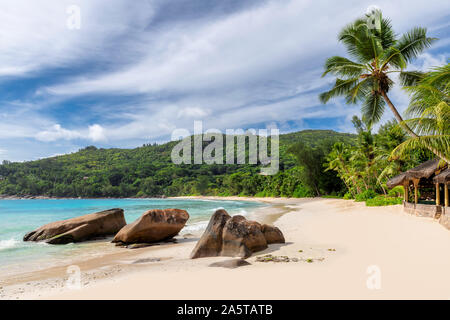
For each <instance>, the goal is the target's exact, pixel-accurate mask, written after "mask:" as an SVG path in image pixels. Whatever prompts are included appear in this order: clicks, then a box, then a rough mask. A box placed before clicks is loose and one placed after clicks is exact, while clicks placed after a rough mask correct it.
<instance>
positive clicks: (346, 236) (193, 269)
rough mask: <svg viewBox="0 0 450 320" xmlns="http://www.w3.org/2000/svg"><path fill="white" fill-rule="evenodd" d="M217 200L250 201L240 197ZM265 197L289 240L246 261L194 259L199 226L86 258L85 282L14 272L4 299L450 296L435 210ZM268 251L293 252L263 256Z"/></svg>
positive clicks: (447, 241)
mask: <svg viewBox="0 0 450 320" xmlns="http://www.w3.org/2000/svg"><path fill="white" fill-rule="evenodd" d="M183 198H185V197H183ZM189 198H192V197H189ZM196 198H198V197H196ZM200 199H205V200H210V199H211V198H210V197H200ZM213 199H215V200H217V199H218V198H217V197H214V198H213ZM220 199H221V200H242V201H246V199H245V198H242V197H237V198H234V197H226V198H220ZM247 200H250V201H260V200H261V199H259V198H256V199H255V198H252V199H247ZM264 200H266V202H267V203H269V204H270V205H271V207H272V208H274V209H273V211H272V214H270V210H268V211H266V212H261V211H263V210H264V209H265V208H262V209H256V212H255V214H256V215H257V216H258V215H259V217H260V218H263V217H266V218H268V219H273V220H274V225H276V226H277V227H279V228H280V229H281V230H282V232H283V233H284V235H285V238H286V243H285V244H278V245H270V246H269V248H268V249H266V250H264V251H261V252H257V253H255V254H254V255H253V256H252V257H250V258H248V259H246V261H247V262H248V263H249V265H246V266H242V267H239V268H236V269H228V268H224V267H213V266H214V264H216V265H217V263H221V262H224V261H229V260H231V259H233V258H229V257H213V258H202V259H195V260H191V259H189V254H190V252H191V251H192V249H193V247H194V246H195V244H196V241H197V240H198V235H188V236H186V237H178V243H177V244H162V245H159V246H154V247H149V248H142V249H135V250H129V249H124V250H128V251H123V252H119V253H118V254H117V255H108V256H106V257H99V258H96V260H95V261H94V260H89V261H82V262H80V263H79V267H80V269H81V274H82V283H81V284H82V288H81V289H80V290H73V289H72V290H71V289H67V288H66V287H65V281H66V279H67V277H68V276H67V273H66V270H65V269H64V268H62V267H55V268H53V269H49V270H47V271H46V272H47V273H45V271H43V273H42V274H36V273H33V274H29V275H28V277H25V276H24V275H21V276H20V277H22V278H20V277H19V278H20V281H21V283H20V284H13V282H14V280H15V279H11V283H10V284H8V285H7V286H5V285H2V284H0V286H3V288H1V289H0V298H1V299H156V300H160V299H176V300H178V299H187V298H189V299H213V300H228V299H238V300H240V299H244V300H245V299H275V300H276V299H449V298H450V289H449V288H450V278H449V277H447V275H446V270H449V268H450V256H449V255H448V254H447V252H448V250H449V247H450V233H449V232H448V230H446V229H445V228H442V226H440V225H439V224H435V223H434V221H433V220H432V219H430V218H422V217H416V216H411V215H408V214H406V213H404V212H403V208H402V207H401V206H400V205H396V206H389V207H366V206H365V205H364V204H362V203H356V202H353V201H347V200H340V199H320V198H315V199H282V198H276V199H267V198H265V199H264ZM261 202H263V201H261ZM280 208H284V209H285V212H280ZM249 218H250V217H249ZM251 218H253V217H251ZM268 254H270V255H273V256H276V257H289V258H290V259H291V261H290V262H272V261H271V260H269V261H267V262H260V259H264V257H265V256H266V255H268ZM294 261H295V262H294ZM58 268H59V269H58ZM373 268H375V270H377V268H378V269H379V272H380V276H381V278H380V279H381V280H380V288H375V289H373V288H370V287H369V285H368V283H369V279H370V277H371V276H372V274H371V270H373ZM430 270H436V272H430ZM43 276H45V277H43ZM44 278H45V279H44ZM16 280H19V279H16ZM237 285H238V287H239V290H236V286H237Z"/></svg>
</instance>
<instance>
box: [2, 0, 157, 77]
mask: <svg viewBox="0 0 450 320" xmlns="http://www.w3.org/2000/svg"><path fill="white" fill-rule="evenodd" d="M74 4H75V5H77V6H78V7H79V8H80V9H81V29H80V30H70V29H69V28H67V20H68V19H69V17H70V16H69V14H68V13H67V11H66V10H67V8H69V6H71V5H74ZM152 15H153V11H152V9H151V7H150V6H148V5H145V4H143V5H141V6H130V5H129V2H128V1H126V0H115V1H114V3H113V4H112V3H111V1H108V0H96V1H89V0H58V1H54V0H39V1H28V0H2V1H1V3H0V39H1V41H2V45H1V48H0V76H26V75H29V74H30V73H32V72H36V71H39V70H42V69H44V68H49V67H58V66H59V67H60V66H68V65H70V64H73V63H79V62H80V59H92V58H94V57H96V56H100V57H104V58H107V56H105V55H104V54H105V53H107V52H105V49H104V47H103V45H105V44H107V42H108V41H109V40H110V39H111V38H113V37H117V36H118V35H120V34H125V33H127V32H132V31H133V28H134V24H135V23H142V21H148V19H150V18H151V16H152ZM130 53H131V52H130Z"/></svg>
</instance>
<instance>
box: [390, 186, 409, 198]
mask: <svg viewBox="0 0 450 320" xmlns="http://www.w3.org/2000/svg"><path fill="white" fill-rule="evenodd" d="M404 192H405V191H404V189H403V186H396V187H394V188H392V189H391V190H389V192H388V195H389V196H390V197H402V196H403V193H404Z"/></svg>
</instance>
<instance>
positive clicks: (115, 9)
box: [0, 0, 450, 149]
mask: <svg viewBox="0 0 450 320" xmlns="http://www.w3.org/2000/svg"><path fill="white" fill-rule="evenodd" d="M192 1H194V0H192ZM74 3H75V4H78V5H79V6H80V8H81V10H82V11H81V14H82V27H81V30H80V31H69V30H67V28H66V21H65V19H66V18H67V15H66V11H65V8H66V6H67V5H68V4H74ZM144 3H145V4H144ZM157 3H158V0H152V1H146V2H139V3H133V4H130V2H129V1H126V0H115V1H110V0H98V1H89V0H80V1H74V0H72V1H69V0H67V1H66V0H61V1H58V2H55V1H53V0H41V1H39V2H37V1H36V2H30V1H27V0H14V1H13V0H3V1H2V2H1V4H0V38H1V39H2V41H4V43H5V46H2V47H1V48H0V77H1V76H2V75H20V76H26V75H31V74H36V73H37V72H39V71H41V70H47V69H48V68H50V67H53V66H64V67H68V68H73V69H74V71H78V69H77V67H76V66H77V65H78V64H79V63H82V62H90V63H93V64H95V63H96V61H100V62H102V63H105V64H107V65H108V68H105V69H101V68H99V69H101V70H103V71H98V70H88V71H86V72H84V73H81V72H77V74H76V75H75V76H73V77H68V78H67V79H66V80H65V81H58V84H57V85H52V86H49V87H42V88H39V89H38V90H37V92H36V93H39V94H40V95H39V98H40V99H43V100H45V101H54V100H57V101H58V104H61V105H63V104H64V100H65V99H68V98H70V99H77V98H78V97H82V96H84V95H97V94H101V95H106V96H107V97H111V96H113V97H116V96H119V97H120V96H124V97H129V99H125V100H121V101H122V102H121V103H117V104H114V105H108V103H107V102H104V101H100V102H99V103H98V105H94V106H92V107H91V110H90V111H94V109H96V108H98V110H96V111H97V114H96V115H95V117H93V118H94V119H95V120H92V121H91V120H89V121H83V117H84V116H87V115H84V114H76V115H75V116H73V118H76V120H77V121H75V120H73V118H67V119H62V120H61V119H53V118H52V117H51V116H50V115H48V114H49V112H47V113H45V112H39V110H36V109H35V107H32V106H30V107H27V106H21V108H22V109H23V110H26V112H25V111H19V108H14V110H13V111H7V112H5V113H4V115H3V117H2V111H1V110H2V109H1V108H0V121H2V125H1V126H0V139H1V138H27V139H29V138H37V139H39V140H41V141H46V142H58V141H62V142H66V143H69V142H71V141H72V142H73V143H75V141H77V140H83V141H93V142H98V143H111V144H112V145H119V144H126V143H127V144H128V143H129V144H130V145H131V146H134V145H136V141H142V140H147V141H155V140H159V139H161V137H164V136H168V135H170V133H171V132H172V130H174V129H175V128H191V127H192V125H193V120H200V119H202V120H204V121H205V125H206V126H207V127H208V128H217V129H222V130H223V129H226V128H236V127H246V126H249V125H253V124H263V125H264V124H272V125H273V124H274V123H278V124H279V125H284V126H286V127H289V126H288V124H287V123H288V122H290V121H296V122H297V123H298V124H299V125H303V124H305V125H306V121H305V120H307V119H311V118H315V119H326V118H333V117H334V118H336V117H341V118H342V119H346V120H343V123H342V124H339V128H341V129H343V130H344V129H345V130H351V129H352V126H351V123H350V118H351V116H352V115H353V114H355V113H359V108H358V107H357V106H347V105H344V104H343V103H341V101H339V100H338V101H334V102H333V103H332V104H329V105H326V106H322V105H320V103H319V101H318V99H317V93H318V91H320V90H324V89H326V88H328V86H329V85H331V84H330V82H329V81H330V79H329V78H321V77H320V74H321V72H322V68H323V63H324V61H325V58H327V57H329V56H332V55H342V54H344V51H343V47H342V46H341V45H340V44H338V42H337V40H336V36H337V33H338V32H339V30H340V29H341V28H342V27H343V26H344V25H345V24H347V23H348V22H350V21H352V20H353V19H355V18H356V17H358V16H361V15H363V14H364V12H365V11H366V9H367V7H369V5H372V4H373V3H372V1H356V0H352V1H345V2H340V3H339V4H337V3H336V2H335V1H321V2H318V1H314V2H313V1H306V0H292V1H288V0H281V1H267V2H261V3H260V4H259V5H256V6H252V7H249V8H247V9H245V10H242V11H239V12H237V13H233V14H231V15H225V14H224V15H222V16H217V15H214V16H213V17H212V18H211V17H210V16H208V15H206V17H205V18H202V19H185V20H179V21H167V22H166V23H165V24H161V25H158V27H153V26H152V25H151V24H150V22H151V20H152V19H153V17H156V16H158V15H161V16H164V15H165V12H158V6H157ZM173 5H176V2H174V4H173ZM376 5H377V6H378V7H380V8H381V9H382V10H383V12H384V14H385V16H388V17H390V18H391V19H392V21H393V24H394V28H395V30H396V31H397V32H398V33H401V32H404V31H406V30H408V29H410V28H411V27H413V26H415V25H422V26H429V27H434V28H431V30H440V29H441V28H442V26H443V25H444V26H445V24H443V22H442V21H443V20H445V17H446V15H447V12H449V11H450V2H449V1H444V0H440V1H439V0H429V1H426V2H423V1H406V0H399V1H395V2H393V1H388V0H381V1H377V3H376ZM439 45H441V46H442V45H443V46H448V38H447V39H443V40H441V41H440V42H438V46H439ZM443 59H444V55H436V54H434V55H432V54H429V53H427V54H424V55H423V56H421V58H420V59H419V60H418V61H417V63H416V64H414V65H413V66H412V68H415V67H417V68H419V69H424V68H428V67H429V66H432V65H434V64H436V63H439V62H442V61H443ZM80 71H82V70H80ZM0 79H1V78H0ZM391 94H392V99H393V100H394V102H395V103H396V105H398V107H399V109H400V110H404V109H405V108H406V105H407V102H408V99H407V97H406V95H405V94H404V93H403V92H402V91H401V90H399V89H398V88H396V89H394V90H393V91H392V93H391ZM121 98H122V97H121ZM49 104H50V103H49ZM53 104H54V105H55V104H56V103H53ZM40 108H45V106H41V107H40ZM99 110H101V112H99ZM74 113H75V112H74ZM45 114H47V116H45ZM89 115H92V112H89ZM385 118H386V119H389V118H391V115H390V113H389V111H388V110H387V112H386V114H385ZM80 123H86V125H80ZM91 123H95V124H92V125H90V124H91ZM133 141H134V142H133ZM6 147H7V148H8V149H9V146H6ZM70 148H73V146H72V145H70Z"/></svg>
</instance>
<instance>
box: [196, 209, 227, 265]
mask: <svg viewBox="0 0 450 320" xmlns="http://www.w3.org/2000/svg"><path fill="white" fill-rule="evenodd" d="M229 219H231V216H230V215H229V214H228V213H227V212H226V211H225V210H217V211H216V212H215V213H214V214H213V215H212V217H211V219H210V220H209V224H208V226H207V227H206V230H205V232H204V233H203V235H202V237H201V238H200V240H199V241H198V242H197V245H196V246H195V248H194V250H193V251H192V253H191V259H196V258H203V257H215V256H218V255H220V253H221V251H222V231H223V227H224V226H225V224H226V223H227V221H228V220H229Z"/></svg>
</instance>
